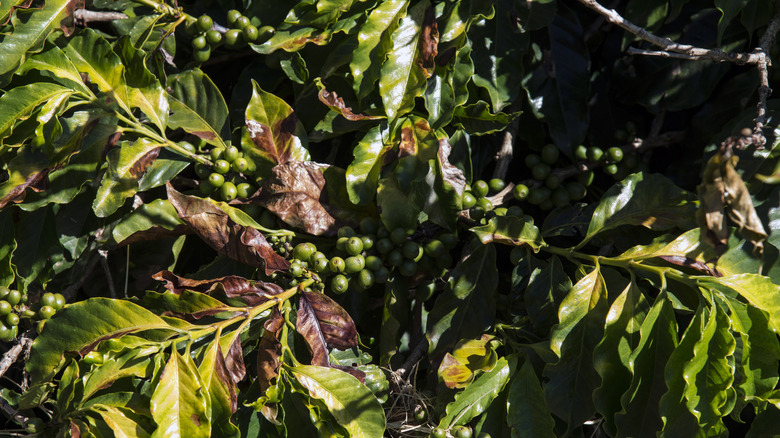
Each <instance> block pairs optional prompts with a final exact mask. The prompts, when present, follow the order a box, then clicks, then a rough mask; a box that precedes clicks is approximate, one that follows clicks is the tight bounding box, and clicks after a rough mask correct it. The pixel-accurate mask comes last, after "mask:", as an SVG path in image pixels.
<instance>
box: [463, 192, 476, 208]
mask: <svg viewBox="0 0 780 438" xmlns="http://www.w3.org/2000/svg"><path fill="white" fill-rule="evenodd" d="M475 205H477V198H475V197H474V195H472V194H471V193H470V192H464V193H463V201H462V206H463V209H464V210H465V209H469V208H471V207H473V206H475Z"/></svg>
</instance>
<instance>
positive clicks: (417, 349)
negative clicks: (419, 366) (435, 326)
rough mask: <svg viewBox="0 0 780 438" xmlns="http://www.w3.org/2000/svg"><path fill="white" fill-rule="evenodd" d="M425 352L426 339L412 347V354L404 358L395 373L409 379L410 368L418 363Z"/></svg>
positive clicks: (426, 349)
mask: <svg viewBox="0 0 780 438" xmlns="http://www.w3.org/2000/svg"><path fill="white" fill-rule="evenodd" d="M426 351H428V339H427V338H422V339H421V340H420V342H418V343H417V345H415V346H414V349H413V350H412V352H411V353H409V357H407V358H406V361H405V362H404V364H403V365H401V368H398V369H397V370H395V372H396V373H398V374H400V375H401V377H402V378H404V379H406V378H407V377H409V372H410V371H411V370H412V367H414V365H415V364H416V363H417V362H419V361H420V359H421V358H422V357H423V355H424V354H425V352H426Z"/></svg>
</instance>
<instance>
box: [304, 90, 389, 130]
mask: <svg viewBox="0 0 780 438" xmlns="http://www.w3.org/2000/svg"><path fill="white" fill-rule="evenodd" d="M318 96H319V98H320V101H321V102H322V103H324V104H325V105H327V106H328V107H329V108H330V109H332V110H334V111H336V112H337V113H339V114H341V115H342V116H343V117H344V118H345V119H347V120H349V121H352V122H356V121H358V120H377V119H381V118H382V117H378V116H367V115H365V114H355V113H354V112H352V108H351V107H348V106H347V104H346V103H345V102H344V99H343V98H341V97H339V95H338V94H337V93H336V92H335V91H328V90H326V89H324V88H323V89H322V90H320V93H319V94H318Z"/></svg>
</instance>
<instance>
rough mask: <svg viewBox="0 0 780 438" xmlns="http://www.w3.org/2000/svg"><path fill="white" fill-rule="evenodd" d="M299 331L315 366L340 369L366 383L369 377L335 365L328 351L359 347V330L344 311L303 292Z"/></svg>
mask: <svg viewBox="0 0 780 438" xmlns="http://www.w3.org/2000/svg"><path fill="white" fill-rule="evenodd" d="M296 330H297V331H298V333H300V334H301V335H302V336H303V338H304V339H305V340H306V343H307V344H308V345H309V348H310V349H311V355H312V359H311V363H312V365H318V366H323V367H331V368H338V369H340V370H342V371H346V372H348V373H350V374H352V375H353V376H355V377H357V378H358V379H360V381H364V379H365V373H363V372H362V371H360V370H358V369H356V368H353V367H345V366H341V365H336V364H331V363H330V359H329V358H328V348H329V347H331V348H338V349H340V350H347V349H350V348H353V347H356V346H357V344H358V342H357V328H356V327H355V322H354V321H352V317H350V316H349V314H348V313H347V311H346V310H344V308H343V307H341V306H340V305H338V303H336V302H335V301H333V300H332V299H330V298H328V297H327V296H326V295H325V294H322V293H319V292H303V293H302V294H301V299H300V301H299V303H298V317H297V320H296Z"/></svg>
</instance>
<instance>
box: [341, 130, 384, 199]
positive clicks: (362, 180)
mask: <svg viewBox="0 0 780 438" xmlns="http://www.w3.org/2000/svg"><path fill="white" fill-rule="evenodd" d="M389 137H390V134H389V131H388V129H387V125H386V124H381V125H376V126H374V127H373V128H371V129H369V130H368V132H366V134H365V135H364V136H363V138H362V139H361V140H360V141H359V142H358V144H357V145H356V146H355V148H354V149H353V150H352V154H353V155H354V157H355V159H354V160H353V161H352V163H350V165H349V166H347V171H346V179H347V193H349V200H350V201H351V202H353V203H355V204H359V205H363V204H368V203H369V202H371V200H372V199H373V198H374V195H375V194H376V191H377V186H378V184H379V171H380V170H381V168H382V162H383V160H384V158H385V154H387V153H388V152H389V151H390V150H391V149H392V145H387V144H386V141H387V140H389Z"/></svg>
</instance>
